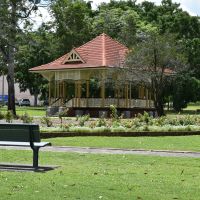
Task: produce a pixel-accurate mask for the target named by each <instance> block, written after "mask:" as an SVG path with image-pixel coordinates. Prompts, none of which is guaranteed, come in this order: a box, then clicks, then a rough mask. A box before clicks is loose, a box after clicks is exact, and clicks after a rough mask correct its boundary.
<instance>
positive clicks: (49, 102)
mask: <svg viewBox="0 0 200 200" xmlns="http://www.w3.org/2000/svg"><path fill="white" fill-rule="evenodd" d="M49 106H51V80H50V81H49Z"/></svg>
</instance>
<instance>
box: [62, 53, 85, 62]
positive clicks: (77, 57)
mask: <svg viewBox="0 0 200 200" xmlns="http://www.w3.org/2000/svg"><path fill="white" fill-rule="evenodd" d="M74 62H75V63H77V62H80V63H84V61H83V59H82V58H81V56H80V55H79V54H78V53H77V52H76V51H75V50H74V49H73V50H72V51H71V52H70V53H69V54H68V55H67V57H66V59H65V61H64V64H66V63H74Z"/></svg>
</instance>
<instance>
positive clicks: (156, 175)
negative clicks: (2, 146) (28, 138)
mask: <svg viewBox="0 0 200 200" xmlns="http://www.w3.org/2000/svg"><path fill="white" fill-rule="evenodd" d="M0 154H1V155H2V156H1V162H11V163H14V162H15V163H29V164H30V163H31V159H30V157H31V155H32V154H31V151H29V152H28V151H11V150H0ZM40 163H42V164H43V165H59V166H60V167H59V168H57V169H55V170H54V171H49V172H47V173H32V172H21V173H20V172H0V182H1V187H0V194H1V200H16V199H20V200H27V199H29V200H36V199H40V200H46V199H50V200H51V199H52V200H60V199H68V200H75V199H81V200H94V199H105V200H111V199H117V200H129V199H130V200H133V199H143V200H146V199H148V200H157V199H158V200H160V199H162V200H171V199H182V200H188V199H190V200H196V199H199V196H200V189H199V185H200V173H199V170H200V165H199V159H192V158H171V157H153V156H136V155H103V154H101V155H95V154H75V153H53V152H40Z"/></svg>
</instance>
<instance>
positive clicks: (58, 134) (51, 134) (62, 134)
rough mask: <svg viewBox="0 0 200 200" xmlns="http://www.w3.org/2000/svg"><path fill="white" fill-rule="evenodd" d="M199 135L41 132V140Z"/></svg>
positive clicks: (178, 133)
mask: <svg viewBox="0 0 200 200" xmlns="http://www.w3.org/2000/svg"><path fill="white" fill-rule="evenodd" d="M191 135H200V131H171V132H169V131H168V132H149V131H143V132H41V138H43V139H44V138H54V137H78V136H107V137H116V136H118V137H161V136H191Z"/></svg>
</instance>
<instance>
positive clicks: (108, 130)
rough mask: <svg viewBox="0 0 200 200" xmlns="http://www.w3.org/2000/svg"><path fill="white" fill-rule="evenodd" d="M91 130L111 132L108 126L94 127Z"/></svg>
mask: <svg viewBox="0 0 200 200" xmlns="http://www.w3.org/2000/svg"><path fill="white" fill-rule="evenodd" d="M91 131H92V132H95V133H107V132H111V130H110V128H108V127H105V126H101V127H95V128H94V129H92V130H91Z"/></svg>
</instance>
